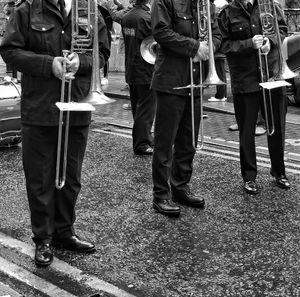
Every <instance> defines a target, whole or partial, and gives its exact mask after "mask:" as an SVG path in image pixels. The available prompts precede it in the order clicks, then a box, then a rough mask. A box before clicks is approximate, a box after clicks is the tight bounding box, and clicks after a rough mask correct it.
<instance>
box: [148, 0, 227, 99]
mask: <svg viewBox="0 0 300 297" xmlns="http://www.w3.org/2000/svg"><path fill="white" fill-rule="evenodd" d="M205 2H206V1H205ZM196 3H197V1H196V0H189V1H187V0H155V1H154V3H153V5H152V13H151V16H152V18H151V24H152V33H153V36H154V38H155V40H156V41H157V42H158V44H159V46H158V47H157V48H158V49H157V57H156V61H155V65H154V73H153V79H152V83H151V87H152V88H153V89H154V90H157V91H162V92H165V93H170V94H178V95H187V94H188V93H189V92H190V90H189V89H183V90H174V88H175V87H181V86H186V85H189V84H190V58H193V57H194V56H195V55H196V53H197V50H198V48H199V44H200V43H199V41H198V37H199V36H198V22H197V10H196ZM212 15H214V13H212ZM211 23H212V24H211V25H212V32H213V34H212V35H213V44H214V47H215V50H217V49H218V48H219V46H220V43H221V33H220V31H219V28H218V25H217V22H216V20H214V18H213V17H212V18H211ZM203 64H205V63H203ZM194 69H195V71H194V80H195V83H199V63H194ZM195 92H196V93H197V92H199V88H197V89H195Z"/></svg>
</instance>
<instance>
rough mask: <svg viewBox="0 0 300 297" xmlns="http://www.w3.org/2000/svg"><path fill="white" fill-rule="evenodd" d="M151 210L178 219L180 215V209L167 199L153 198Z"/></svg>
mask: <svg viewBox="0 0 300 297" xmlns="http://www.w3.org/2000/svg"><path fill="white" fill-rule="evenodd" d="M153 208H154V209H155V210H156V211H158V212H159V213H161V214H163V215H165V216H169V217H179V215H180V208H179V207H178V206H177V205H175V204H174V203H173V202H172V201H171V200H169V199H157V198H153Z"/></svg>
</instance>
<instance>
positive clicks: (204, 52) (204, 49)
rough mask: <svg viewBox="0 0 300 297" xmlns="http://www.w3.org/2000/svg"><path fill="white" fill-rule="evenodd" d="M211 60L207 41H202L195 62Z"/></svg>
mask: <svg viewBox="0 0 300 297" xmlns="http://www.w3.org/2000/svg"><path fill="white" fill-rule="evenodd" d="M208 59H209V48H208V45H207V42H206V41H201V42H200V45H199V48H198V51H197V54H196V55H195V57H194V58H193V62H199V61H200V60H202V61H206V60H208Z"/></svg>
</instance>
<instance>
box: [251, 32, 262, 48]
mask: <svg viewBox="0 0 300 297" xmlns="http://www.w3.org/2000/svg"><path fill="white" fill-rule="evenodd" d="M263 42H264V36H263V35H255V36H253V37H252V47H253V48H254V49H259V48H261V47H262V45H263Z"/></svg>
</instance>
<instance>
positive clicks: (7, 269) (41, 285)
mask: <svg viewBox="0 0 300 297" xmlns="http://www.w3.org/2000/svg"><path fill="white" fill-rule="evenodd" d="M0 271H2V272H3V273H4V274H5V275H8V276H9V277H12V278H14V279H17V280H18V281H20V282H22V283H25V284H26V285H27V286H30V287H32V288H34V289H36V290H38V291H39V292H42V293H44V294H46V295H47V296H49V297H57V296H60V297H76V296H75V295H73V294H71V293H69V292H67V291H65V290H63V289H60V288H59V287H57V286H55V285H53V284H51V283H50V282H48V281H46V280H44V279H42V278H40V277H39V276H37V275H35V274H33V273H31V272H29V271H28V270H26V269H24V268H22V267H20V266H18V265H16V264H14V263H12V262H9V261H7V260H5V259H4V258H2V257H0Z"/></svg>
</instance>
